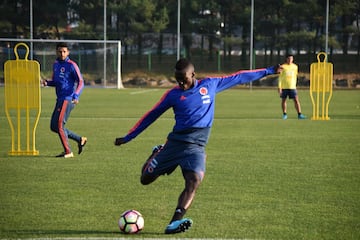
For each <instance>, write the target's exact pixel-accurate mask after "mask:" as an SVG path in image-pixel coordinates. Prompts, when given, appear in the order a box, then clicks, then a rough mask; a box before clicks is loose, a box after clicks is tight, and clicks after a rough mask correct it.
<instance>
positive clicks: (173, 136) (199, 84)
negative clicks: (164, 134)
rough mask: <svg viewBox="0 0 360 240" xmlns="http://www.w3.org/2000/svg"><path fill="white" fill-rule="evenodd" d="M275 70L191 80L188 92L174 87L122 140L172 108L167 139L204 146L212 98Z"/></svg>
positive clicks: (128, 138) (208, 133)
mask: <svg viewBox="0 0 360 240" xmlns="http://www.w3.org/2000/svg"><path fill="white" fill-rule="evenodd" d="M275 71H276V70H275V67H269V68H262V69H256V70H246V71H239V72H237V73H234V74H232V75H229V76H224V77H208V78H205V79H202V80H195V83H194V86H193V87H192V88H191V89H188V90H183V89H181V88H180V87H179V86H176V87H174V88H172V89H170V90H168V91H167V92H165V94H164V95H163V96H162V97H161V99H160V101H159V102H157V103H156V104H155V106H154V107H153V108H152V109H151V110H150V111H148V112H147V113H146V114H145V115H144V116H143V117H142V118H141V119H140V120H139V121H138V122H137V123H136V124H135V126H134V127H133V128H132V129H131V130H130V131H129V132H128V134H127V135H126V136H125V141H127V142H128V141H130V140H132V139H133V138H135V137H136V136H137V135H139V134H140V133H141V132H142V131H144V130H145V129H146V128H147V127H148V126H149V125H151V124H152V123H153V122H154V121H155V120H156V119H157V118H159V117H160V116H161V115H162V114H163V113H164V112H165V111H166V110H168V109H169V108H172V109H173V111H174V114H175V126H174V128H173V131H172V132H171V133H169V135H168V139H170V140H177V141H184V142H190V143H196V144H199V145H202V146H204V145H206V143H207V142H208V138H209V135H210V128H211V126H212V123H213V120H214V110H215V96H216V94H217V93H219V92H221V91H224V90H226V89H229V88H231V87H234V86H235V85H239V84H245V83H249V82H251V81H255V80H258V79H261V78H263V77H265V76H267V75H271V74H275V73H276V72H275Z"/></svg>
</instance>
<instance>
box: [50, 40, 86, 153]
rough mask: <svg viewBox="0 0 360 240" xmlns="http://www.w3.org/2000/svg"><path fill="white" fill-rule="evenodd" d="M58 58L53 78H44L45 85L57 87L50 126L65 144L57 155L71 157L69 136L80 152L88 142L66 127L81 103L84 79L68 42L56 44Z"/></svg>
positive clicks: (54, 65)
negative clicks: (72, 57) (70, 55)
mask: <svg viewBox="0 0 360 240" xmlns="http://www.w3.org/2000/svg"><path fill="white" fill-rule="evenodd" d="M56 54H57V59H56V60H55V63H54V64H53V75H52V80H51V81H48V80H44V81H43V85H44V86H52V87H55V89H56V96H57V99H56V104H55V108H54V111H53V114H52V116H51V124H50V128H51V130H52V131H53V132H56V133H57V134H58V135H59V137H60V141H61V143H62V145H63V148H64V152H63V153H61V154H59V155H57V156H56V157H64V158H70V157H73V156H74V154H73V152H72V150H71V148H70V145H69V138H70V139H72V140H75V141H76V142H77V144H78V154H80V153H81V152H82V150H83V147H84V146H85V144H86V142H87V138H86V137H81V136H79V135H77V134H76V133H74V132H72V131H70V130H69V129H67V128H65V124H66V122H67V121H68V119H69V117H70V113H71V111H72V110H73V109H74V107H75V105H76V104H78V103H79V97H80V95H81V93H82V90H83V88H84V80H83V78H82V75H81V73H80V70H79V67H78V66H77V64H76V63H75V62H74V61H72V60H70V58H69V54H70V51H69V48H68V46H67V44H66V43H58V44H57V45H56Z"/></svg>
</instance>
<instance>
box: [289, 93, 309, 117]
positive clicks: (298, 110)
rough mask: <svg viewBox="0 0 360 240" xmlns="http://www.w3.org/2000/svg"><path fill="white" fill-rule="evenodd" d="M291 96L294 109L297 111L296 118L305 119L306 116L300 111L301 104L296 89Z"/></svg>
mask: <svg viewBox="0 0 360 240" xmlns="http://www.w3.org/2000/svg"><path fill="white" fill-rule="evenodd" d="M291 98H292V99H293V100H294V105H295V109H296V112H297V113H298V119H305V118H306V117H305V116H304V115H303V114H302V113H301V104H300V101H299V96H298V94H297V91H296V90H293V92H292V96H291Z"/></svg>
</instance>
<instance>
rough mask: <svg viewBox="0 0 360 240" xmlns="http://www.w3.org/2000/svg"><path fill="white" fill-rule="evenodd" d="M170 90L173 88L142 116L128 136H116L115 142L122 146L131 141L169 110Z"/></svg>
mask: <svg viewBox="0 0 360 240" xmlns="http://www.w3.org/2000/svg"><path fill="white" fill-rule="evenodd" d="M170 91H171V90H169V91H167V92H166V93H165V94H164V95H163V97H162V98H161V99H160V101H159V102H158V103H156V104H155V106H154V107H153V108H152V109H151V110H150V111H148V112H147V113H145V115H144V116H143V117H142V118H140V120H139V121H138V122H137V123H136V124H135V125H134V126H133V127H132V128H131V129H130V131H129V132H128V134H127V135H126V136H124V137H118V138H116V139H115V142H114V144H115V145H117V146H120V145H122V144H124V143H127V142H130V141H131V140H132V139H134V138H135V137H137V136H138V135H139V134H140V133H141V132H143V131H144V130H145V129H146V128H147V127H149V126H150V125H151V124H152V123H153V122H154V121H155V120H156V119H158V118H159V117H160V116H161V115H162V114H163V113H164V112H165V111H166V110H168V109H169V108H170V107H171V105H170V104H169V101H168V98H167V96H168V94H169V92H170Z"/></svg>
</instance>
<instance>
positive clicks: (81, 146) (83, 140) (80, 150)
mask: <svg viewBox="0 0 360 240" xmlns="http://www.w3.org/2000/svg"><path fill="white" fill-rule="evenodd" d="M86 143H87V138H86V137H81V139H80V142H78V149H79V151H78V154H80V153H81V152H82V151H83V147H85V144H86Z"/></svg>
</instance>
